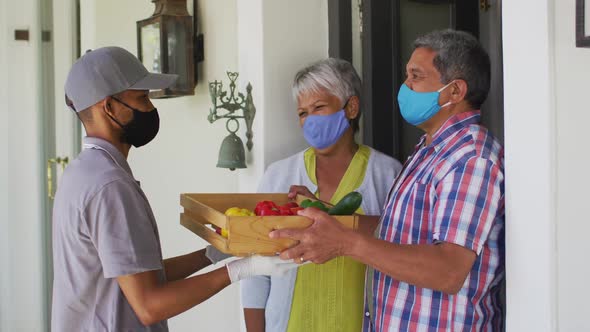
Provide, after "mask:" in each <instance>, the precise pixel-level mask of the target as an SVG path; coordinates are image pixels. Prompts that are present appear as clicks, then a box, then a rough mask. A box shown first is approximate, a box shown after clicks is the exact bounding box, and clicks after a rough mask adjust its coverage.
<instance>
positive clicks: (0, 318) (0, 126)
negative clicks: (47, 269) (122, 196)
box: [0, 1, 10, 331]
mask: <svg viewBox="0 0 590 332" xmlns="http://www.w3.org/2000/svg"><path fill="white" fill-rule="evenodd" d="M0 28H1V29H0V71H2V72H4V71H5V70H6V67H7V63H6V51H5V50H6V49H7V48H6V47H5V46H6V42H7V37H8V29H7V26H6V2H5V1H0ZM7 82H8V81H7V80H6V79H2V80H0V100H6V98H7V93H6V92H7V91H6V90H7V88H8V87H7V84H6V83H7ZM7 112H8V109H6V108H5V107H0V116H2V117H5V116H6V113H7ZM0 133H2V136H1V137H0V155H2V156H6V157H3V158H2V159H0V188H1V190H0V263H2V264H3V265H4V263H7V262H9V260H10V255H9V252H8V250H9V248H10V247H9V243H8V239H9V237H8V232H6V231H5V230H7V229H8V227H9V224H8V189H9V188H8V163H7V161H8V122H7V121H0ZM9 281H10V279H9V276H8V273H6V272H5V271H4V270H3V271H2V272H0V299H8V289H9ZM7 311H8V301H7V300H0V331H6V330H7V329H8V327H9V326H8V319H7V318H8V317H7V316H6V313H7Z"/></svg>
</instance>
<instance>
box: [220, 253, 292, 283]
mask: <svg viewBox="0 0 590 332" xmlns="http://www.w3.org/2000/svg"><path fill="white" fill-rule="evenodd" d="M226 266H227V273H228V274H229V279H230V280H231V282H232V283H234V282H236V281H239V280H242V279H246V278H250V277H253V276H259V275H263V276H284V275H285V274H286V273H287V271H289V270H291V269H294V268H297V267H298V266H299V265H298V264H296V263H294V262H293V260H282V259H281V258H280V257H279V256H273V257H265V256H250V257H247V258H242V259H238V260H235V261H232V262H229V263H227V265H226Z"/></svg>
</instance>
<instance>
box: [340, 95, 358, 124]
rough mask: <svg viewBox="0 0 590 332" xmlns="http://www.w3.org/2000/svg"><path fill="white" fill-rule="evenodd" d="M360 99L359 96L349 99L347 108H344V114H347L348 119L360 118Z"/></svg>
mask: <svg viewBox="0 0 590 332" xmlns="http://www.w3.org/2000/svg"><path fill="white" fill-rule="evenodd" d="M360 107H361V105H360V99H359V97H357V96H352V97H350V98H349V99H348V102H347V103H346V107H345V108H344V113H345V114H346V118H347V119H351V120H352V119H356V118H357V117H358V116H359V110H360Z"/></svg>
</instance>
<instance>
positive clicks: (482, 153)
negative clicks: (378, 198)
mask: <svg viewBox="0 0 590 332" xmlns="http://www.w3.org/2000/svg"><path fill="white" fill-rule="evenodd" d="M479 118H480V114H479V112H478V111H474V112H465V113H461V114H458V115H456V116H454V117H452V118H450V119H449V120H447V122H446V123H445V124H444V125H443V126H442V127H441V128H440V129H439V130H438V131H437V133H436V134H435V135H434V136H433V141H432V143H431V144H430V145H428V146H424V142H425V137H422V139H421V141H420V143H419V144H418V145H417V147H416V150H415V151H414V154H413V155H412V157H410V158H408V161H407V162H406V164H405V165H404V169H403V170H402V173H401V174H400V175H399V177H398V179H397V180H396V182H395V183H394V185H393V187H392V188H391V191H390V194H389V198H388V200H387V203H386V205H385V208H384V212H383V216H382V218H381V222H380V226H379V228H378V229H377V231H376V233H375V235H376V236H377V237H378V238H379V239H382V240H386V241H390V242H393V243H399V244H436V243H440V242H448V243H454V244H457V245H460V246H463V247H465V248H468V249H470V250H473V251H474V252H475V253H476V254H477V257H476V260H475V263H474V264H473V267H472V269H471V271H470V273H469V275H468V276H467V278H466V280H465V283H464V284H463V287H462V288H461V290H460V291H459V292H458V293H457V294H455V295H449V294H445V293H443V292H440V291H436V290H432V289H427V288H420V287H417V286H414V285H411V284H408V283H405V282H402V281H399V280H395V279H393V278H391V277H390V276H388V275H386V274H384V273H381V272H380V271H377V270H374V271H373V270H371V271H372V286H371V285H370V283H369V284H368V287H369V289H368V292H367V294H368V296H367V300H366V301H365V302H366V303H367V306H366V307H367V310H366V313H367V314H366V315H365V322H364V328H363V329H364V331H396V332H397V331H500V330H502V326H503V311H502V307H501V304H500V292H501V281H502V279H503V278H504V165H503V163H504V160H503V148H502V146H501V145H500V144H499V143H498V141H497V140H496V139H494V137H493V136H492V135H491V134H490V133H489V132H488V131H487V130H486V129H485V128H483V127H481V126H480V125H479V124H478V123H479ZM370 277H371V275H369V278H370ZM369 278H368V280H371V279H369ZM371 294H373V295H372V296H371ZM369 301H370V302H369ZM369 306H370V307H371V310H369Z"/></svg>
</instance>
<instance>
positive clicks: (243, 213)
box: [225, 207, 255, 217]
mask: <svg viewBox="0 0 590 332" xmlns="http://www.w3.org/2000/svg"><path fill="white" fill-rule="evenodd" d="M225 215H226V216H239V217H250V216H255V214H254V212H252V211H250V210H248V209H242V208H239V207H231V208H229V209H227V210H225Z"/></svg>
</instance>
